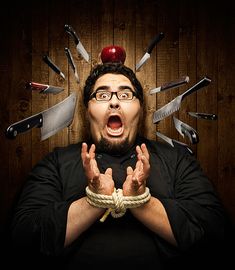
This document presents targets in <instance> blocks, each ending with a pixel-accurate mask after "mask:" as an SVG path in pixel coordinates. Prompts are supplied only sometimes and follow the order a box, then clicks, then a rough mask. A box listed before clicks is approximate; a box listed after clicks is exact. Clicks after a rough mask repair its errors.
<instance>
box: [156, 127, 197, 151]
mask: <svg viewBox="0 0 235 270" xmlns="http://www.w3.org/2000/svg"><path fill="white" fill-rule="evenodd" d="M156 135H157V136H158V137H159V138H161V139H162V140H164V141H166V142H167V143H168V144H170V145H171V146H172V147H179V146H184V147H186V149H187V150H188V151H189V153H190V154H191V155H193V154H194V153H193V151H192V149H191V148H190V147H189V146H188V145H187V144H185V143H182V142H180V141H177V140H174V139H171V138H169V137H167V136H166V135H164V134H162V133H160V132H158V131H157V132H156Z"/></svg>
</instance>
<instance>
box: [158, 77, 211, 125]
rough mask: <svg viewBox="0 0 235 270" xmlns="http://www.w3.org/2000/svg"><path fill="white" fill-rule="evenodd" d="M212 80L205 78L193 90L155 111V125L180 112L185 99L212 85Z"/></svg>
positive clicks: (190, 89)
mask: <svg viewBox="0 0 235 270" xmlns="http://www.w3.org/2000/svg"><path fill="white" fill-rule="evenodd" d="M210 82H211V79H210V78H208V77H204V78H203V79H201V80H200V81H199V82H197V83H196V84H195V85H193V86H192V87H191V88H189V89H188V90H186V91H185V92H184V93H183V94H181V95H179V96H177V97H176V98H174V99H173V100H172V101H170V102H169V103H167V104H166V105H164V106H163V107H162V108H160V109H159V110H157V111H155V112H154V113H153V123H154V124H156V123H157V122H159V121H161V120H162V119H164V118H166V117H167V116H169V115H171V114H172V113H174V112H176V111H178V110H179V108H180V105H181V102H182V101H183V99H184V98H185V97H186V96H188V95H190V94H192V93H194V92H195V91H197V90H199V89H201V88H203V87H205V86H207V85H208V84H210Z"/></svg>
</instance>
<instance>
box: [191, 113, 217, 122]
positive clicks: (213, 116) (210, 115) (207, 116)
mask: <svg viewBox="0 0 235 270" xmlns="http://www.w3.org/2000/svg"><path fill="white" fill-rule="evenodd" d="M188 114H189V115H191V116H193V117H196V118H199V119H205V120H217V119H218V116H217V115H216V114H214V113H199V112H188Z"/></svg>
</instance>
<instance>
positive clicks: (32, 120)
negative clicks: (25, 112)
mask: <svg viewBox="0 0 235 270" xmlns="http://www.w3.org/2000/svg"><path fill="white" fill-rule="evenodd" d="M42 124H43V117H42V114H41V113H39V114H35V115H33V116H30V117H28V118H25V119H23V120H21V121H19V122H16V123H14V124H12V125H10V126H9V127H8V128H7V129H6V137H7V138H9V139H14V138H15V137H16V136H17V135H18V134H19V133H23V132H26V131H28V130H30V129H31V128H33V127H41V126H42Z"/></svg>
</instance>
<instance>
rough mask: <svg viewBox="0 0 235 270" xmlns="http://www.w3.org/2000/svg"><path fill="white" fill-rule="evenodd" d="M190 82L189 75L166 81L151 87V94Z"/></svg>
mask: <svg viewBox="0 0 235 270" xmlns="http://www.w3.org/2000/svg"><path fill="white" fill-rule="evenodd" d="M188 82H189V76H183V77H182V78H179V79H178V80H176V81H171V82H169V83H165V84H163V85H161V86H159V87H157V88H153V89H151V90H150V91H149V94H150V95H153V94H156V93H159V92H162V91H165V90H168V89H173V88H176V87H179V86H181V85H183V84H185V83H188Z"/></svg>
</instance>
